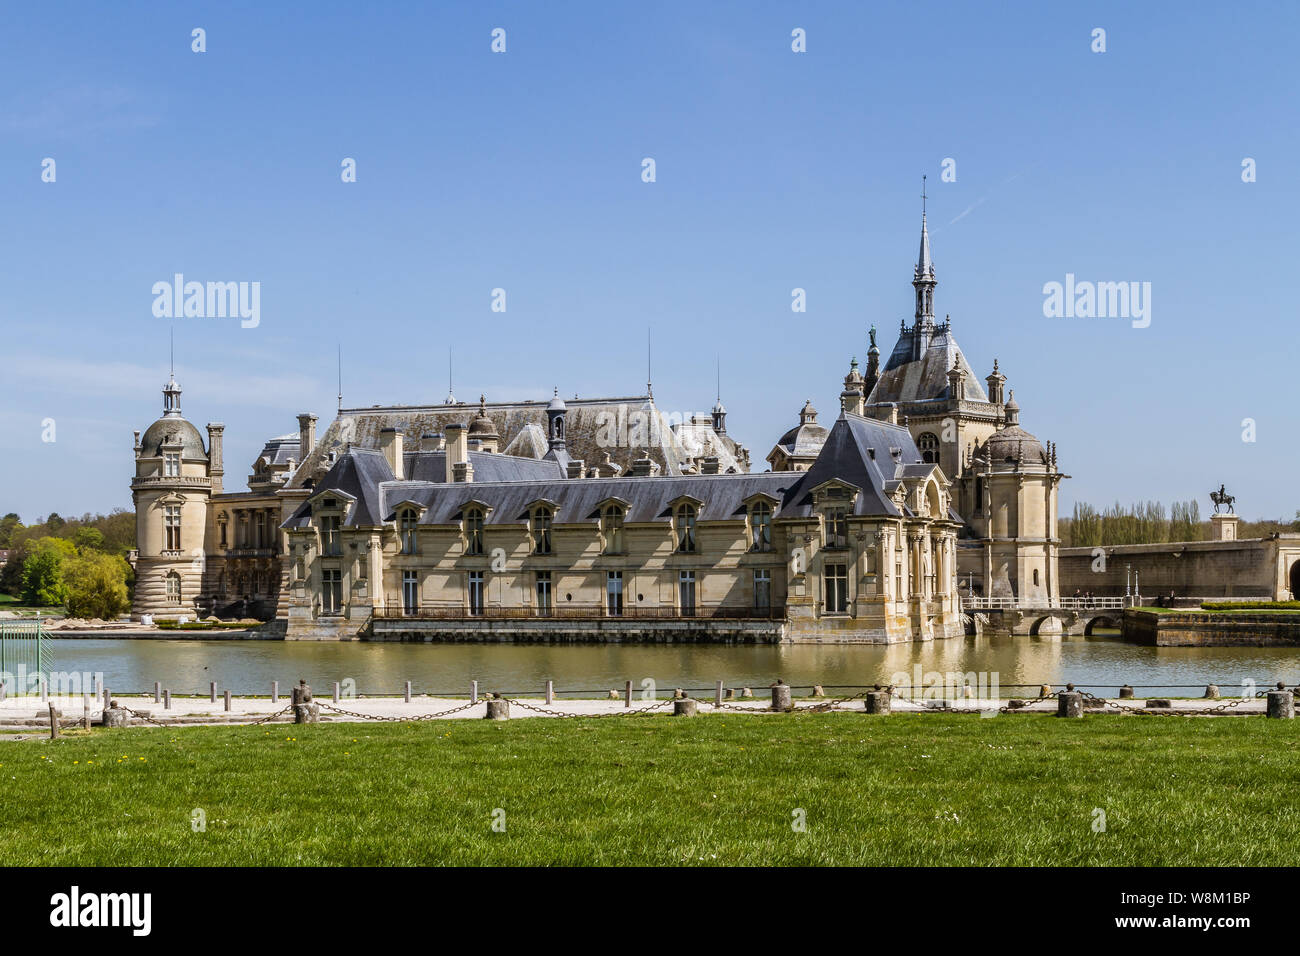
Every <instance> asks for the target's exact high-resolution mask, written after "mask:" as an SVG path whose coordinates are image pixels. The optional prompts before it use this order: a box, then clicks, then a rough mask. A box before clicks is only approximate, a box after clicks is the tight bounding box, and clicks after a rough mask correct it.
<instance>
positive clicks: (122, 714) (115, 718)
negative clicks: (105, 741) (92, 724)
mask: <svg viewBox="0 0 1300 956" xmlns="http://www.w3.org/2000/svg"><path fill="white" fill-rule="evenodd" d="M130 720H131V715H130V714H128V713H127V712H126V708H124V707H119V706H117V701H115V700H111V701H109V702H108V706H107V707H105V708H104V726H105V727H125V726H126V725H127V724H128V723H129V722H130Z"/></svg>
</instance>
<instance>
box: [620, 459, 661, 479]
mask: <svg viewBox="0 0 1300 956" xmlns="http://www.w3.org/2000/svg"><path fill="white" fill-rule="evenodd" d="M658 473H659V466H658V465H657V464H656V463H655V462H654V460H653V459H651V458H636V459H634V460H633V461H632V470H631V471H630V472H628V474H629V475H631V477H633V478H650V477H652V476H653V475H656V474H658Z"/></svg>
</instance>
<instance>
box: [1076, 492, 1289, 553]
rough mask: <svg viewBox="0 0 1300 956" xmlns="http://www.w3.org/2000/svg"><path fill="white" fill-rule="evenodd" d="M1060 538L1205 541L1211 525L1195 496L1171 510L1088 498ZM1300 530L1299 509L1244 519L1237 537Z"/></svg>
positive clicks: (1085, 542)
mask: <svg viewBox="0 0 1300 956" xmlns="http://www.w3.org/2000/svg"><path fill="white" fill-rule="evenodd" d="M1059 530H1060V536H1061V541H1062V542H1063V543H1064V544H1065V546H1066V547H1072V548H1081V547H1097V546H1099V545H1112V544H1162V543H1164V542H1166V541H1206V540H1209V538H1210V531H1211V525H1210V522H1209V520H1208V519H1205V520H1202V518H1201V507H1200V505H1199V504H1198V503H1197V502H1196V501H1195V499H1192V500H1189V501H1175V502H1174V503H1173V504H1171V505H1170V506H1169V510H1168V512H1166V511H1165V506H1164V505H1163V504H1161V503H1160V502H1159V501H1142V502H1138V503H1136V504H1131V505H1128V506H1125V505H1122V504H1120V503H1119V502H1118V501H1117V502H1115V503H1114V504H1113V505H1111V506H1110V507H1108V508H1102V509H1100V510H1098V509H1097V508H1096V507H1094V506H1093V505H1091V504H1089V503H1088V502H1086V501H1080V502H1076V503H1075V505H1074V513H1073V514H1072V515H1071V516H1070V517H1069V518H1062V519H1061V521H1060V529H1059ZM1296 531H1300V511H1297V512H1296V514H1295V518H1293V519H1291V520H1287V519H1285V518H1276V519H1263V520H1260V521H1245V520H1243V521H1241V522H1240V523H1239V524H1238V525H1237V537H1238V538H1265V537H1268V536H1269V535H1271V534H1277V533H1289V532H1296Z"/></svg>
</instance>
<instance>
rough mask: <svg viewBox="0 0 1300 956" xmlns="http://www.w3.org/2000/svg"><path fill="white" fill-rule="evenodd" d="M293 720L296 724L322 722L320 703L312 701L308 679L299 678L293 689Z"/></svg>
mask: <svg viewBox="0 0 1300 956" xmlns="http://www.w3.org/2000/svg"><path fill="white" fill-rule="evenodd" d="M293 722H294V723H295V724H318V723H320V704H316V703H313V702H312V699H311V688H310V687H308V686H307V681H306V680H299V681H298V686H297V687H295V688H294V689H293Z"/></svg>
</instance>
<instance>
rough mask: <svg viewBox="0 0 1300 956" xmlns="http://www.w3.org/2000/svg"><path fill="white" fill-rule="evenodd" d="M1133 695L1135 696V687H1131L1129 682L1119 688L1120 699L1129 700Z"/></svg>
mask: <svg viewBox="0 0 1300 956" xmlns="http://www.w3.org/2000/svg"><path fill="white" fill-rule="evenodd" d="M1132 696H1133V688H1132V687H1130V686H1129V685H1128V684H1125V685H1124V686H1123V687H1121V688H1120V689H1119V698H1120V700H1128V699H1129V698H1131V697H1132Z"/></svg>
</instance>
